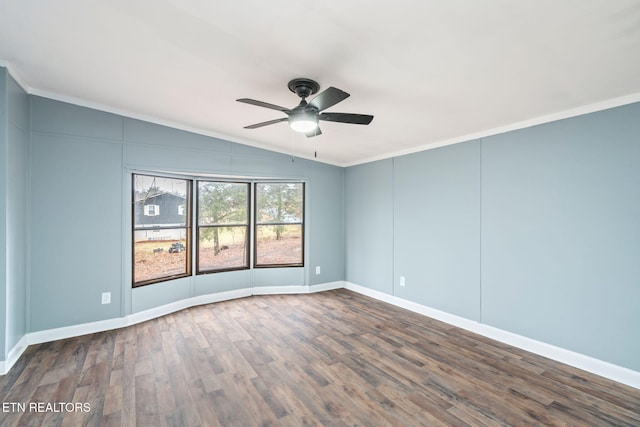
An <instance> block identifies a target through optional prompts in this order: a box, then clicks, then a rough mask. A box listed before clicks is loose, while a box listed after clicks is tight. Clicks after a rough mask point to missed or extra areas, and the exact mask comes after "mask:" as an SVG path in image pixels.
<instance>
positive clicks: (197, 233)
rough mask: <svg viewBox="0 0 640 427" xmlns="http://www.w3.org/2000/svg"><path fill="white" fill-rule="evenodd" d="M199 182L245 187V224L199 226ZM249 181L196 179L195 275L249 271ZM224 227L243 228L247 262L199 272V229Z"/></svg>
mask: <svg viewBox="0 0 640 427" xmlns="http://www.w3.org/2000/svg"><path fill="white" fill-rule="evenodd" d="M201 182H210V183H227V184H243V185H246V186H247V222H246V224H242V223H237V224H236V223H233V224H223V225H200V183H201ZM251 187H252V186H251V181H230V180H224V179H215V178H211V179H197V180H196V197H195V198H194V203H195V215H196V219H195V223H196V226H195V236H194V238H195V240H196V245H195V246H196V249H195V252H194V253H195V264H196V275H203V274H215V273H224V272H229V271H239V270H249V269H251V258H250V257H251V244H252V240H251V218H252V206H251ZM224 227H245V236H246V237H245V238H246V242H247V245H246V249H245V259H246V260H247V262H246V264H245V265H244V266H241V267H226V268H216V269H210V270H200V229H201V228H224Z"/></svg>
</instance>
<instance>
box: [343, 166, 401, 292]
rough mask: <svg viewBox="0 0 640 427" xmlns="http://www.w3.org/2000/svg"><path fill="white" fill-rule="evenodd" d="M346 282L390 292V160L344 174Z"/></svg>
mask: <svg viewBox="0 0 640 427" xmlns="http://www.w3.org/2000/svg"><path fill="white" fill-rule="evenodd" d="M345 270H346V271H345V279H346V280H347V281H348V282H352V283H355V284H357V285H361V286H366V287H368V288H371V289H374V290H377V291H381V292H385V293H387V294H392V293H393V160H391V159H388V160H381V161H378V162H373V163H367V164H363V165H358V166H353V167H350V168H348V169H347V170H346V171H345Z"/></svg>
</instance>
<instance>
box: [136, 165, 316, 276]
mask: <svg viewBox="0 0 640 427" xmlns="http://www.w3.org/2000/svg"><path fill="white" fill-rule="evenodd" d="M192 195H193V197H192ZM304 197H305V195H304V183H302V182H267V181H253V180H246V181H244V182H240V181H231V180H224V179H215V178H204V177H203V178H201V179H199V178H175V177H168V176H158V175H153V174H138V173H134V174H132V199H131V203H132V264H133V265H132V283H133V287H137V286H143V285H148V284H152V283H158V282H162V281H165V280H171V279H177V278H180V277H188V276H191V275H192V270H195V274H208V273H217V272H223V271H232V270H246V269H250V268H268V267H283V268H284V267H303V266H304ZM192 223H195V226H192ZM252 234H253V236H252ZM192 242H195V243H192ZM252 258H253V261H252V260H251V259H252ZM192 266H194V267H192Z"/></svg>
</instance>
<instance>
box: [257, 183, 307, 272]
mask: <svg viewBox="0 0 640 427" xmlns="http://www.w3.org/2000/svg"><path fill="white" fill-rule="evenodd" d="M254 252H255V259H254V266H255V267H302V266H303V265H304V184H303V183H301V182H280V183H278V182H259V183H256V184H255V244H254Z"/></svg>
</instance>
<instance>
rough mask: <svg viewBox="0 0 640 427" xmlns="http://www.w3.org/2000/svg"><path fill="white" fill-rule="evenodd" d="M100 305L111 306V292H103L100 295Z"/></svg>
mask: <svg viewBox="0 0 640 427" xmlns="http://www.w3.org/2000/svg"><path fill="white" fill-rule="evenodd" d="M102 303H103V304H111V292H103V293H102Z"/></svg>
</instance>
